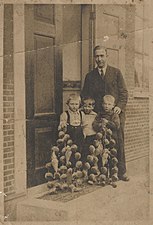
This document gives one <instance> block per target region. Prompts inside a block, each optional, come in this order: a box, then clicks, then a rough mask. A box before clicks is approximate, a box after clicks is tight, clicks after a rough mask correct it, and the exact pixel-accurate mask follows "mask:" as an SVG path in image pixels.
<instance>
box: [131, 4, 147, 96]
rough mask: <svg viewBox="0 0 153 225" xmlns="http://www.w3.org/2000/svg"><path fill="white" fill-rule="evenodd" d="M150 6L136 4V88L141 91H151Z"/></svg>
mask: <svg viewBox="0 0 153 225" xmlns="http://www.w3.org/2000/svg"><path fill="white" fill-rule="evenodd" d="M147 14H148V8H147V6H146V5H143V4H136V11H135V74H134V75H135V76H134V78H135V90H136V91H138V92H141V93H147V92H148V91H149V47H148V45H149V40H148V39H149V35H148V19H147Z"/></svg>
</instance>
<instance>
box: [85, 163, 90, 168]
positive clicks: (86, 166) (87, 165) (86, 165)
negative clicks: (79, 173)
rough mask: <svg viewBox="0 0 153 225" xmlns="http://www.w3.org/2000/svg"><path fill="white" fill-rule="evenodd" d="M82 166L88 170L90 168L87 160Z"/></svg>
mask: <svg viewBox="0 0 153 225" xmlns="http://www.w3.org/2000/svg"><path fill="white" fill-rule="evenodd" d="M84 168H85V170H89V169H90V164H89V163H88V162H86V163H85V164H84Z"/></svg>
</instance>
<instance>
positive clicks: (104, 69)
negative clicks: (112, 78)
mask: <svg viewBox="0 0 153 225" xmlns="http://www.w3.org/2000/svg"><path fill="white" fill-rule="evenodd" d="M106 69H107V65H106V66H105V67H103V68H102V70H103V74H104V75H105V73H106ZM98 72H99V73H101V69H99V68H98Z"/></svg>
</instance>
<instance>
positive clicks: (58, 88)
mask: <svg viewBox="0 0 153 225" xmlns="http://www.w3.org/2000/svg"><path fill="white" fill-rule="evenodd" d="M54 12H55V27H56V38H55V46H56V47H55V64H54V71H55V77H54V79H55V80H54V84H55V85H54V87H55V91H54V92H55V102H56V104H55V113H56V115H57V118H59V115H60V113H61V111H62V99H63V92H62V81H63V79H62V77H63V75H62V33H61V31H62V23H61V21H62V5H55V11H54ZM31 18H33V19H31ZM38 23H40V24H41V23H42V30H41V35H42V34H43V35H44V36H45V37H53V38H54V37H55V36H54V30H55V28H54V26H52V25H50V24H49V25H48V26H47V24H46V26H45V27H43V22H37V21H35V20H34V4H32V5H31V4H30V5H26V6H25V50H26V54H25V77H26V93H30V92H31V95H30V98H28V97H27V94H26V106H28V105H29V102H28V101H29V100H31V99H32V102H33V103H34V89H33V85H34V79H33V78H32V76H29V74H30V73H31V74H34V70H35V68H34V66H33V65H34V63H35V55H34V54H35V46H34V37H33V34H37V35H39V34H40V30H39V25H38ZM50 29H52V31H53V36H50ZM57 103H58V104H57ZM34 114H35V112H34V105H33V104H32V105H31V109H30V108H28V107H27V108H26V118H27V123H26V127H27V128H28V126H29V125H28V120H29V118H32V117H33V116H34ZM36 116H38V117H39V115H37V114H36ZM51 116H53V117H54V113H53V115H52V113H51ZM42 117H43V118H44V119H45V117H46V116H45V114H43V115H42ZM30 129H31V131H30V132H27V136H26V149H27V151H26V152H27V153H26V158H27V160H26V164H27V165H28V152H29V149H31V145H33V146H35V138H34V140H33V139H31V140H30V143H32V144H31V145H29V142H28V138H29V137H30V136H31V135H34V134H33V133H31V132H33V128H32V127H31V128H30ZM28 171H29V170H28V168H27V186H28V187H31V185H30V183H29V182H28V180H29V179H28Z"/></svg>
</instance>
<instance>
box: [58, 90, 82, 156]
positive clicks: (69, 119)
mask: <svg viewBox="0 0 153 225" xmlns="http://www.w3.org/2000/svg"><path fill="white" fill-rule="evenodd" d="M66 104H67V106H68V110H66V111H65V112H63V113H62V114H61V116H60V124H59V127H58V130H66V133H67V134H69V135H70V137H71V139H72V141H73V142H74V143H75V144H76V145H77V146H78V150H79V151H80V153H81V152H82V150H81V149H82V145H83V141H84V135H83V129H82V121H83V116H84V113H83V112H82V111H80V104H81V98H80V96H79V95H77V94H71V95H70V96H69V98H68V100H67V103H66Z"/></svg>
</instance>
